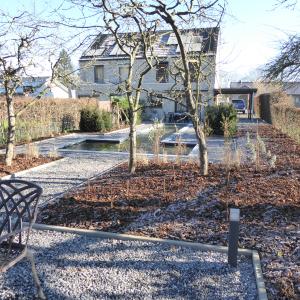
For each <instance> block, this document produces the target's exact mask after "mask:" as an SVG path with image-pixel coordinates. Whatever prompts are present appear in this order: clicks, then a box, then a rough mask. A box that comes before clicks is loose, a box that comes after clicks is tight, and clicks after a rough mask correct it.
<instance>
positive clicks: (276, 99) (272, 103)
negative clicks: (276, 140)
mask: <svg viewBox="0 0 300 300" xmlns="http://www.w3.org/2000/svg"><path fill="white" fill-rule="evenodd" d="M255 107H256V113H257V115H258V116H259V117H260V118H261V119H263V120H265V121H266V122H268V123H270V124H272V125H274V126H275V127H276V128H278V129H280V130H281V131H282V132H284V133H286V134H288V135H289V136H290V137H292V138H294V139H295V140H296V141H298V142H300V108H297V107H293V106H291V105H289V104H288V103H287V102H286V101H285V99H281V98H280V95H278V94H275V95H272V94H262V95H259V96H258V97H256V98H255Z"/></svg>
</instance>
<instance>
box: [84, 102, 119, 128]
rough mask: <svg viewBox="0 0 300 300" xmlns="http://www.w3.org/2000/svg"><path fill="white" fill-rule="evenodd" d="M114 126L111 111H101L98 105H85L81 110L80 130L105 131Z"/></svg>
mask: <svg viewBox="0 0 300 300" xmlns="http://www.w3.org/2000/svg"><path fill="white" fill-rule="evenodd" d="M112 127H113V126H112V118H111V114H110V113H109V112H106V111H100V110H99V109H98V108H97V107H85V108H83V109H82V110H81V111H80V122H79V128H80V131H85V132H95V131H100V132H105V131H107V130H110V129H112Z"/></svg>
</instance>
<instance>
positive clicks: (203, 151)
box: [193, 120, 208, 175]
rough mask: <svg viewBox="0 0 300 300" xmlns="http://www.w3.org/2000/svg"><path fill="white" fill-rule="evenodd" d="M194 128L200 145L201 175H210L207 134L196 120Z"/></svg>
mask: <svg viewBox="0 0 300 300" xmlns="http://www.w3.org/2000/svg"><path fill="white" fill-rule="evenodd" d="M193 127H194V129H195V133H196V138H197V142H198V145H199V161H200V173H201V175H208V154H207V145H206V139H205V134H204V131H203V129H202V128H201V125H200V124H199V123H198V122H197V121H196V120H195V121H194V120H193Z"/></svg>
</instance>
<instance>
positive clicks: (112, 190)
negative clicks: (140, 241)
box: [40, 125, 300, 299]
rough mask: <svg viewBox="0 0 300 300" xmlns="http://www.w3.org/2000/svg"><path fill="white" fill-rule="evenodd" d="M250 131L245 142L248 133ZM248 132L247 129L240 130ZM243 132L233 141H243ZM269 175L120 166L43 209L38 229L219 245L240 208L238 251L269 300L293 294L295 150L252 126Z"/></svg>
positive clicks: (298, 197) (299, 204) (298, 158)
mask: <svg viewBox="0 0 300 300" xmlns="http://www.w3.org/2000/svg"><path fill="white" fill-rule="evenodd" d="M256 130H257V129H256V128H255V127H254V128H253V130H252V132H250V133H251V135H253V134H254V133H255V132H256ZM247 131H251V129H249V130H247ZM245 133H246V132H245V131H240V132H239V135H240V136H244V135H245ZM259 134H260V136H261V137H262V138H263V139H264V140H265V143H266V146H267V149H268V150H271V152H272V154H276V156H277V163H276V168H275V169H271V168H269V167H268V166H267V165H265V164H264V163H263V162H262V163H261V165H259V168H257V166H256V167H255V166H254V164H248V165H244V166H241V167H240V168H232V169H231V171H230V176H229V181H228V180H227V178H228V176H227V175H228V173H227V172H226V169H225V167H224V166H222V165H210V171H209V175H208V176H206V177H203V176H200V175H199V174H198V167H197V165H196V164H188V163H182V164H179V165H178V164H174V163H164V164H162V163H161V164H154V163H150V164H149V165H142V166H139V168H138V169H137V172H136V174H135V175H129V174H128V173H127V168H126V165H123V166H120V167H119V168H118V169H115V170H113V171H111V172H110V173H107V174H105V175H102V176H101V177H99V178H98V179H96V180H93V181H91V182H89V183H88V184H87V185H86V186H85V187H83V188H80V189H78V190H76V191H74V192H73V193H72V194H68V195H66V196H65V197H64V198H63V199H61V201H60V202H59V203H57V204H53V205H49V206H48V208H46V209H45V210H44V211H43V212H42V214H41V216H40V220H42V221H43V222H44V223H48V224H54V225H63V226H71V227H79V228H88V229H99V230H105V231H114V232H123V233H125V232H126V233H130V234H136V235H147V236H153V237H160V238H171V239H181V240H187V241H198V242H202V243H210V244H218V245H221V244H223V245H226V244H227V234H228V207H232V206H235V207H239V208H240V209H241V227H240V240H239V242H240V247H244V248H250V249H256V250H258V251H259V252H260V254H261V261H262V267H263V274H264V278H265V280H266V286H267V291H268V295H269V298H270V299H284V298H286V299H296V298H297V295H299V289H300V285H299V272H300V268H299V265H296V261H297V259H298V258H299V255H300V252H299V251H300V248H299V246H298V244H297V230H299V229H298V226H299V217H300V147H299V145H297V144H296V143H295V142H294V141H293V140H292V139H290V138H289V137H287V136H286V135H284V134H281V133H280V132H279V131H277V130H275V129H274V128H273V127H271V126H269V125H259Z"/></svg>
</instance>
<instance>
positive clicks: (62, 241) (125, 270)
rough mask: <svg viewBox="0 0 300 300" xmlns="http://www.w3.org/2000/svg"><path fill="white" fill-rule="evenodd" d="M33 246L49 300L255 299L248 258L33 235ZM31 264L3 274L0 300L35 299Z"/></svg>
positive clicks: (72, 236)
mask: <svg viewBox="0 0 300 300" xmlns="http://www.w3.org/2000/svg"><path fill="white" fill-rule="evenodd" d="M30 244H31V245H33V246H32V248H33V249H34V251H35V259H36V265H37V269H38V273H39V277H40V279H41V282H42V286H43V289H44V292H45V294H46V295H47V297H48V299H53V300H54V299H55V300H57V299H174V298H176V299H227V300H229V299H232V300H233V299H247V300H251V299H257V290H256V284H255V277H254V270H253V267H252V263H251V260H250V258H247V257H244V256H241V257H240V258H239V264H238V267H237V268H236V269H235V268H231V267H229V266H228V265H227V263H226V254H221V253H216V252H201V251H199V250H195V249H192V248H187V247H178V246H171V245H165V244H161V243H153V242H141V241H121V240H111V239H99V238H92V237H87V236H81V235H76V234H70V233H59V232H54V231H36V230H34V231H33V234H32V236H31V241H30ZM33 295H34V285H33V281H32V277H31V275H30V264H29V263H28V262H27V261H26V260H23V261H21V262H20V263H18V264H17V265H16V266H14V267H13V268H11V269H10V270H9V271H7V272H6V273H5V274H3V275H0V299H32V298H33Z"/></svg>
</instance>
